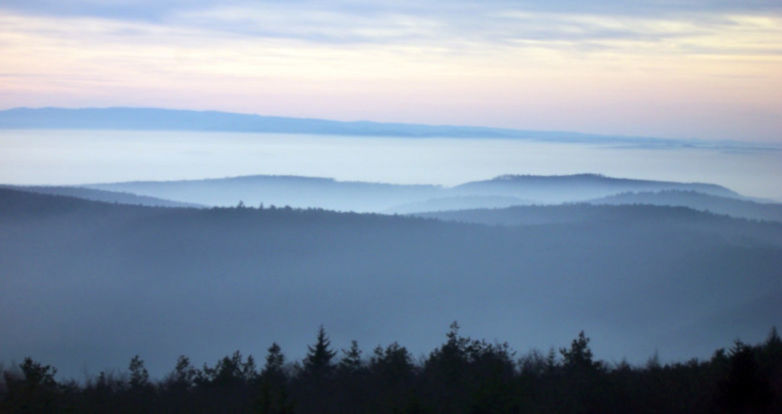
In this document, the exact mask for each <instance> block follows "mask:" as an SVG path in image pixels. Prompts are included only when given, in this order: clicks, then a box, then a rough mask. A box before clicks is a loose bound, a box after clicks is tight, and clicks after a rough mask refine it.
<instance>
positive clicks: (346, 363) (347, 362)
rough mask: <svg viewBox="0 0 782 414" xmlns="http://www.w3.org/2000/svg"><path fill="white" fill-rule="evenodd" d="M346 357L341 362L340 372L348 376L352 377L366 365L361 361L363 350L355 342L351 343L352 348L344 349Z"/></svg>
mask: <svg viewBox="0 0 782 414" xmlns="http://www.w3.org/2000/svg"><path fill="white" fill-rule="evenodd" d="M342 353H343V354H344V356H343V357H342V360H340V361H339V371H340V372H341V373H343V374H346V375H352V374H355V373H357V372H358V371H359V370H360V369H361V368H362V367H363V365H364V362H363V361H362V360H361V349H360V348H359V347H358V342H356V341H355V340H353V341H350V348H349V349H343V350H342Z"/></svg>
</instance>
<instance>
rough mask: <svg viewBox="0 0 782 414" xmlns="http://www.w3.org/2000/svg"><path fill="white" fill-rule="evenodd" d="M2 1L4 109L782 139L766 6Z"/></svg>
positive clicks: (780, 59)
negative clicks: (170, 109) (137, 109)
mask: <svg viewBox="0 0 782 414" xmlns="http://www.w3.org/2000/svg"><path fill="white" fill-rule="evenodd" d="M582 3H586V2H567V1H559V2H553V3H541V2H521V3H519V2H502V1H490V2H482V3H473V2H426V3H421V2H404V1H403V2H394V3H384V2H380V3H373V5H371V6H367V5H364V4H359V3H352V2H331V3H327V4H326V3H322V2H318V3H314V2H307V1H293V2H285V3H279V2H253V3H247V2H228V3H226V2H220V3H219V4H218V3H215V2H209V1H196V2H182V1H163V2H147V1H140V2H138V1H133V2H131V1H122V0H115V1H109V2H105V1H102V2H97V1H76V2H46V1H43V2H41V1H32V2H30V1H27V2H18V1H16V0H10V1H7V2H4V3H3V5H2V6H0V51H1V52H2V57H0V60H1V61H2V66H3V69H2V72H3V75H2V79H3V86H2V89H0V92H2V93H1V94H0V107H12V106H19V105H30V106H44V105H62V106H102V105H141V106H174V107H181V108H194V109H223V110H230V111H243V112H261V113H267V114H279V115H291V116H314V117H329V118H335V119H344V120H353V119H362V118H365V119H366V118H369V119H375V120H379V121H407V122H425V123H433V122H434V123H470V124H484V125H492V126H506V127H517V128H533V129H576V130H584V131H586V132H597V133H611V134H628V135H659V136H664V137H703V138H719V139H742V137H741V136H738V135H740V134H742V135H743V134H747V135H750V137H748V138H752V139H755V140H757V139H761V140H779V139H780V137H779V131H780V130H782V124H781V123H782V121H779V119H782V109H776V107H777V106H778V104H775V102H777V101H778V97H779V96H780V94H782V76H781V75H779V74H780V73H782V13H780V6H776V5H774V4H772V3H773V2H760V1H750V2H744V3H742V4H741V5H739V6H737V5H734V4H731V3H732V2H731V3H729V2H709V3H708V4H701V3H699V2H693V1H690V2H679V3H671V2H651V3H644V5H642V6H632V7H629V6H625V5H622V4H620V3H618V2H598V3H594V2H589V4H582Z"/></svg>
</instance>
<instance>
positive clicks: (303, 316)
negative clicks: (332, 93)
mask: <svg viewBox="0 0 782 414" xmlns="http://www.w3.org/2000/svg"><path fill="white" fill-rule="evenodd" d="M578 207H579V206H571V208H573V209H575V208H578ZM539 208H541V209H547V208H550V207H539ZM559 208H565V207H559ZM586 208H587V209H589V211H591V212H586V213H582V214H580V215H579V214H576V212H575V211H569V212H567V213H566V214H561V215H563V216H567V215H569V216H575V217H576V218H575V219H572V220H570V221H567V220H559V221H556V222H551V221H547V222H543V223H538V224H536V225H516V226H486V225H477V224H462V223H449V222H442V221H438V220H433V219H424V218H414V217H404V216H384V215H376V214H355V213H336V212H329V211H322V210H297V209H290V208H274V209H270V208H265V209H262V210H261V209H256V208H223V209H193V208H156V207H142V206H130V205H120V204H108V203H100V202H92V201H85V200H80V199H76V198H72V197H63V196H53V195H44V194H37V193H31V192H21V191H16V190H10V189H0V246H3V247H2V249H0V274H2V275H3V277H2V278H0V326H2V330H3V335H0V350H2V355H0V359H2V360H5V361H9V360H11V359H16V360H21V359H22V358H23V357H24V356H26V355H31V356H33V357H35V358H36V359H39V360H42V361H44V362H47V363H54V364H55V365H56V366H57V367H58V368H60V369H61V372H62V373H64V374H65V375H67V376H76V377H79V376H81V375H83V373H84V371H85V370H86V371H88V372H91V373H93V374H94V373H96V372H97V371H99V370H101V369H107V368H122V367H117V366H114V365H112V364H116V363H117V361H125V360H127V358H129V356H132V355H135V354H140V355H142V356H143V358H144V359H145V361H147V363H148V366H149V367H150V369H151V370H152V373H153V375H154V374H155V373H161V372H164V371H169V370H170V369H171V367H170V366H169V364H170V363H171V361H173V360H175V359H176V357H177V356H178V355H179V354H181V353H184V354H186V355H188V356H190V357H191V358H192V359H193V361H194V362H195V363H200V362H203V361H212V360H214V359H215V358H217V357H219V356H222V355H225V354H226V353H230V352H232V351H233V350H235V349H237V348H238V349H241V350H242V351H243V352H245V353H254V354H256V355H259V354H262V353H263V350H265V349H266V348H267V347H268V346H269V344H271V342H272V341H277V342H278V343H280V344H281V345H282V347H283V349H284V350H285V352H286V354H287V355H290V356H291V357H293V358H298V357H300V356H302V355H303V354H304V353H305V352H306V349H298V348H295V347H294V345H296V346H301V345H300V344H303V343H309V342H310V340H311V336H312V332H313V331H314V329H316V328H317V326H319V325H320V324H324V325H325V326H326V327H327V329H328V331H329V333H330V334H331V337H332V341H333V343H334V345H335V346H338V347H339V346H347V344H348V341H349V340H350V339H357V340H358V341H359V342H360V343H361V344H363V345H366V346H373V345H375V344H382V343H389V342H391V341H400V342H402V343H404V344H406V345H407V346H408V347H409V348H410V349H411V350H412V351H413V352H414V353H418V352H424V351H426V350H429V349H432V348H433V347H434V346H436V345H437V344H439V342H440V341H441V338H442V333H443V332H444V331H445V329H446V327H447V326H448V324H449V323H450V322H451V321H453V320H458V321H459V322H460V323H461V325H462V326H463V327H464V332H465V333H466V334H469V335H472V336H476V337H484V338H487V339H489V340H492V339H493V338H503V339H508V340H509V341H511V343H512V344H513V345H514V347H515V348H517V349H522V350H523V349H529V348H531V347H538V348H543V349H544V350H545V349H546V348H547V347H548V346H550V345H559V344H562V343H567V341H568V340H569V339H571V338H572V337H573V335H574V333H577V332H578V331H580V330H582V329H584V330H586V331H587V333H589V334H590V335H591V336H592V337H593V338H597V339H596V342H595V343H594V344H592V345H593V348H594V350H595V352H596V353H597V357H600V358H605V359H608V360H620V359H622V358H623V357H627V358H629V359H630V360H631V361H636V362H639V361H644V360H645V359H646V358H647V357H649V356H650V355H652V353H654V351H655V350H657V351H658V352H659V354H660V356H661V358H663V359H668V358H670V359H674V358H675V359H685V358H689V357H693V356H702V357H703V356H707V355H706V354H707V353H710V352H712V351H713V349H715V348H716V347H719V346H723V345H724V344H725V343H729V342H730V341H731V340H732V339H734V338H736V337H741V338H743V339H745V340H747V341H754V340H759V339H760V338H762V337H764V336H765V334H766V333H767V331H768V329H769V327H770V326H771V325H774V324H776V325H780V322H782V320H780V319H779V315H782V286H781V285H780V277H779V269H780V268H782V225H778V224H771V223H758V222H752V221H746V220H737V219H733V218H729V217H725V216H717V215H713V214H707V213H702V212H697V211H693V210H690V209H684V208H671V207H658V206H587V207H586ZM728 320H739V321H741V323H740V324H732V323H728V322H726V321H728ZM683 332H686V335H683V334H682V333H683ZM88 364H89V365H88Z"/></svg>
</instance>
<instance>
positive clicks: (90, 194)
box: [0, 184, 201, 207]
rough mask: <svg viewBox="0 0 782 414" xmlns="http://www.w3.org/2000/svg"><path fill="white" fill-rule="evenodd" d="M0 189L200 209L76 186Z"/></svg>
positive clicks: (141, 196) (179, 203)
mask: <svg viewBox="0 0 782 414" xmlns="http://www.w3.org/2000/svg"><path fill="white" fill-rule="evenodd" d="M0 188H7V189H10V190H19V191H29V192H33V193H41V194H53V195H61V196H67V197H76V198H82V199H85V200H92V201H102V202H106V203H118V204H131V205H142V206H151V207H201V206H199V205H198V204H194V203H184V202H180V201H171V200H166V199H162V198H157V197H149V196H144V195H136V194H132V193H128V192H121V191H108V190H98V189H94V188H85V187H78V186H50V185H28V186H14V185H2V184H0Z"/></svg>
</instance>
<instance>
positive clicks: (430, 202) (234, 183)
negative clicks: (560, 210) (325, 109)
mask: <svg viewBox="0 0 782 414" xmlns="http://www.w3.org/2000/svg"><path fill="white" fill-rule="evenodd" d="M86 187H89V188H95V189H100V190H108V191H119V192H128V193H134V194H138V195H144V196H151V197H157V198H163V199H168V200H176V201H180V202H186V203H194V204H201V205H208V206H235V205H237V204H238V203H239V202H240V201H242V202H243V203H244V204H246V205H252V206H257V205H259V204H261V203H263V204H266V205H270V204H274V205H277V206H285V205H289V206H292V207H301V208H307V207H314V208H325V209H331V210H342V211H358V212H388V213H403V214H405V213H416V212H425V211H438V210H462V209H470V208H487V207H491V208H495V207H508V206H512V205H519V204H522V205H523V204H552V203H562V202H574V201H586V200H591V199H595V198H600V197H606V196H610V195H617V194H621V193H623V192H628V191H636V192H641V191H662V190H677V191H697V192H699V193H702V194H710V195H718V196H722V197H734V198H740V197H741V196H740V195H739V194H737V193H735V192H733V191H731V190H729V189H727V188H725V187H722V186H719V185H716V184H707V183H679V182H671V181H652V180H634V179H622V178H613V177H606V176H602V175H598V174H576V175H561V176H534V175H508V176H501V177H497V178H494V179H491V180H485V181H474V182H469V183H465V184H461V185H458V186H455V187H442V186H435V185H399V184H384V183H368V182H355V181H337V180H333V179H330V178H319V177H299V176H273V175H256V176H243V177H229V178H217V179H205V180H182V181H141V182H121V183H102V184H89V185H86Z"/></svg>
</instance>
